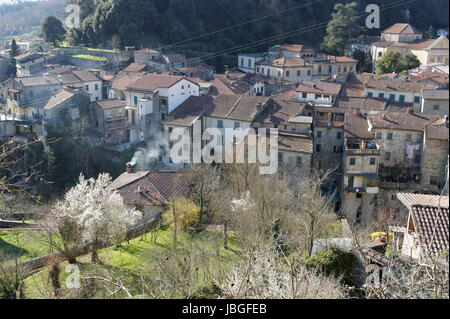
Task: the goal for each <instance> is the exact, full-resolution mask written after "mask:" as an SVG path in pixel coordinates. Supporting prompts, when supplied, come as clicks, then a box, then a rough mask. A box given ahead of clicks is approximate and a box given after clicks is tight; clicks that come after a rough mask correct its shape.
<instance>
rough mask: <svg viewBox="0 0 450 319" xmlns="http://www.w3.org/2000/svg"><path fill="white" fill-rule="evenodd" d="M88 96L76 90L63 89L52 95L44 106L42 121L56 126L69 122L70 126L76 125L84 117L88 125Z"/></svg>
mask: <svg viewBox="0 0 450 319" xmlns="http://www.w3.org/2000/svg"><path fill="white" fill-rule="evenodd" d="M89 104H90V96H89V94H87V93H86V92H84V91H82V90H77V89H70V88H64V89H63V90H61V91H59V92H57V93H56V94H54V95H52V96H51V97H50V98H49V100H48V101H47V103H46V104H45V105H44V120H45V121H46V122H47V124H49V125H52V126H56V125H58V124H61V123H63V121H65V120H69V121H70V122H71V125H72V126H74V125H78V124H79V123H80V122H81V118H82V117H84V118H85V120H86V123H89Z"/></svg>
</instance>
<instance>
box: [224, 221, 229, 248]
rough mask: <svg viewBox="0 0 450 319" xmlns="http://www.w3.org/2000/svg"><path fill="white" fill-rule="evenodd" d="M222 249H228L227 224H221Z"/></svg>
mask: <svg viewBox="0 0 450 319" xmlns="http://www.w3.org/2000/svg"><path fill="white" fill-rule="evenodd" d="M223 248H225V249H228V223H226V222H225V223H224V224H223Z"/></svg>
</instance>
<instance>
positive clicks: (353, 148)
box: [345, 139, 381, 156]
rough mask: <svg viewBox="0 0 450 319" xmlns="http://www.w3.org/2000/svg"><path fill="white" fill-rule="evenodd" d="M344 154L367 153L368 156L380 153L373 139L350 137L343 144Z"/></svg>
mask: <svg viewBox="0 0 450 319" xmlns="http://www.w3.org/2000/svg"><path fill="white" fill-rule="evenodd" d="M345 153H346V155H349V156H352V155H368V156H379V155H381V149H380V146H378V145H377V144H376V143H375V142H374V141H369V142H368V141H366V140H355V139H351V140H349V141H347V143H346V145H345Z"/></svg>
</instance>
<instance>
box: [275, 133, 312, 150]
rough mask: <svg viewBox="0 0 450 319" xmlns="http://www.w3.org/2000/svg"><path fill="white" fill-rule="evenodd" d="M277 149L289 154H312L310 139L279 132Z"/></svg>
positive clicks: (295, 134) (301, 135)
mask: <svg viewBox="0 0 450 319" xmlns="http://www.w3.org/2000/svg"><path fill="white" fill-rule="evenodd" d="M278 149H280V150H284V151H290V152H300V153H308V154H312V153H313V141H312V138H311V137H310V136H308V135H305V134H298V133H292V132H283V131H279V133H278Z"/></svg>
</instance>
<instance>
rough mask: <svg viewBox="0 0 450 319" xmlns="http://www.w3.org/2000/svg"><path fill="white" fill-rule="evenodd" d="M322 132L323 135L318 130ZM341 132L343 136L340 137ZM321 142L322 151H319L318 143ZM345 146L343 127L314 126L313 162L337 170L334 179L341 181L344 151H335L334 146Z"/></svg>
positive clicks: (322, 167) (323, 167)
mask: <svg viewBox="0 0 450 319" xmlns="http://www.w3.org/2000/svg"><path fill="white" fill-rule="evenodd" d="M319 131H320V132H321V134H322V135H321V137H318V136H319V133H318V132H319ZM338 133H340V136H341V138H338ZM318 144H320V152H318V151H317V145H318ZM335 146H339V147H342V151H343V148H344V129H343V128H336V127H332V128H326V127H317V126H316V127H315V128H314V155H313V162H314V166H315V167H316V168H320V169H322V170H328V169H332V170H335V171H334V174H333V180H334V181H337V182H339V183H340V182H341V174H342V158H343V153H335V152H334V147H335Z"/></svg>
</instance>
